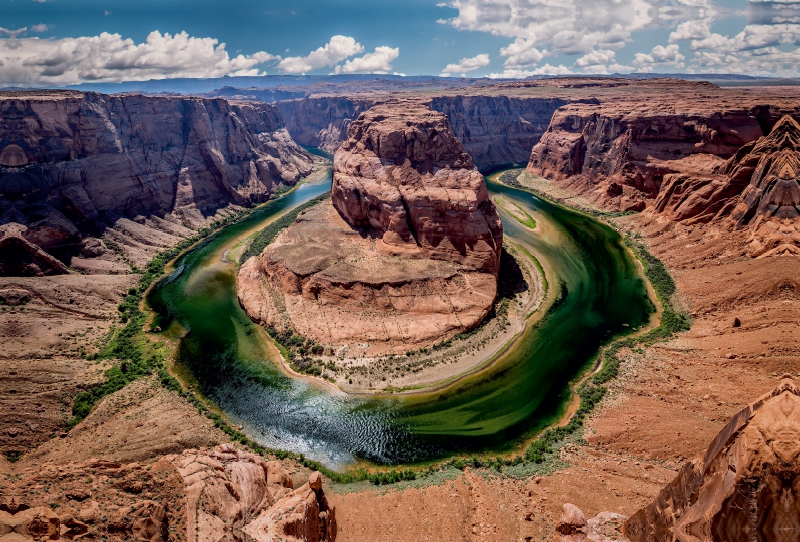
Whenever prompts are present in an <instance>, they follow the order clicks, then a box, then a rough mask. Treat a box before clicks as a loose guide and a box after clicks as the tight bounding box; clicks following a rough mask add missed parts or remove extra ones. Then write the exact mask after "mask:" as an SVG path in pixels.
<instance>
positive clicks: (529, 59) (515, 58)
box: [500, 38, 547, 68]
mask: <svg viewBox="0 0 800 542" xmlns="http://www.w3.org/2000/svg"><path fill="white" fill-rule="evenodd" d="M500 56H505V57H508V58H506V61H505V63H504V65H505V66H506V67H507V68H524V67H528V66H534V65H536V64H538V63H539V62H540V61H541V60H542V59H543V58H544V57H545V56H547V51H546V50H544V51H541V50H539V49H537V48H536V46H535V40H530V39H526V38H517V39H515V40H514V43H512V44H511V45H509V46H508V47H503V48H501V49H500Z"/></svg>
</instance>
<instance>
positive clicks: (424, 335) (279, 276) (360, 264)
mask: <svg viewBox="0 0 800 542" xmlns="http://www.w3.org/2000/svg"><path fill="white" fill-rule="evenodd" d="M331 200H332V205H331V203H327V202H325V203H321V204H319V205H317V206H315V207H312V208H311V209H309V210H307V211H305V212H304V213H303V214H301V215H300V217H299V218H298V219H297V221H296V222H295V224H294V225H292V226H291V227H289V228H288V229H287V230H286V231H285V232H284V233H282V234H281V235H280V236H279V237H278V238H277V239H276V240H275V241H274V242H273V243H272V244H271V245H270V246H268V247H267V248H266V249H265V250H264V252H263V253H262V254H261V255H260V256H259V257H258V258H251V259H250V260H249V261H247V262H245V264H244V265H242V268H241V270H240V272H239V277H238V280H237V291H238V296H239V301H240V303H241V304H242V306H243V307H244V308H245V310H246V311H247V313H248V314H249V315H250V317H251V318H253V319H254V320H256V321H257V322H260V323H262V324H265V325H267V326H269V327H272V328H275V329H276V330H277V331H278V332H281V333H287V334H288V335H291V333H295V332H296V333H298V334H300V335H302V336H304V337H307V338H310V339H312V340H313V341H314V342H316V343H319V344H320V345H325V346H328V347H329V350H332V351H334V352H336V353H337V354H338V355H341V356H348V355H352V356H354V357H355V356H356V355H357V354H367V355H379V354H386V353H395V354H396V353H405V352H406V351H408V350H411V349H415V348H417V347H427V346H430V345H431V344H433V343H435V342H437V341H439V340H441V339H443V338H446V337H449V336H452V335H454V334H456V333H459V332H463V331H466V330H468V329H471V328H473V327H475V326H476V325H477V324H478V323H480V322H481V321H482V320H483V319H484V318H485V317H486V315H487V314H488V313H489V311H490V309H491V307H492V303H493V302H494V298H495V296H496V293H497V272H498V264H499V256H500V250H501V248H502V228H501V225H500V218H499V215H498V214H497V211H496V209H495V208H494V205H493V204H492V203H491V201H490V200H489V198H488V196H487V192H486V185H485V183H484V181H483V177H482V176H481V174H480V173H479V172H478V171H477V170H476V169H475V167H474V166H473V165H472V162H471V161H470V159H469V156H468V155H467V154H465V153H464V150H463V148H462V147H461V144H460V143H459V142H458V140H457V139H455V137H454V136H453V133H452V131H450V128H449V125H448V123H447V120H446V119H445V117H444V116H443V115H442V114H440V113H437V112H433V111H430V110H428V109H425V108H423V107H421V106H419V105H416V104H391V105H382V106H377V107H375V108H373V109H371V110H369V111H368V112H367V113H364V114H362V115H361V116H360V117H359V119H358V120H357V121H356V122H354V123H353V125H352V126H351V128H350V139H348V141H347V142H346V143H345V144H344V145H343V146H342V147H341V148H340V149H339V151H337V153H336V157H335V160H334V178H333V188H332V191H331ZM334 207H335V209H334ZM357 348H358V351H356V349H357Z"/></svg>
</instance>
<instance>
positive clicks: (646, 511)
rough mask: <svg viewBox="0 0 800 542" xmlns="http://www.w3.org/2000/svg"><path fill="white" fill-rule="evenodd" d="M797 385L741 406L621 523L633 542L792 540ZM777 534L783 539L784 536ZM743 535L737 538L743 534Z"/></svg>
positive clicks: (799, 477)
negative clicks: (652, 496)
mask: <svg viewBox="0 0 800 542" xmlns="http://www.w3.org/2000/svg"><path fill="white" fill-rule="evenodd" d="M798 435H800V388H798V386H797V385H796V383H795V382H794V380H793V379H791V378H788V377H785V378H784V380H782V381H781V383H780V385H779V386H778V387H777V388H775V390H773V391H772V392H770V393H768V394H766V395H764V396H763V397H761V398H760V399H758V400H757V401H755V402H754V403H752V404H750V405H748V406H747V407H745V408H744V409H743V410H741V411H740V412H739V413H738V414H736V415H735V416H733V418H732V419H731V421H730V422H729V423H728V425H726V426H725V428H724V429H723V430H722V431H720V433H719V434H718V435H717V436H716V437H715V438H714V440H713V441H712V442H711V444H710V445H709V447H708V449H707V451H706V453H705V455H704V457H702V458H698V459H696V460H695V461H694V462H692V463H687V464H686V465H685V466H684V467H683V468H682V469H681V470H680V472H679V473H678V475H677V477H676V478H675V479H674V480H673V481H672V482H671V483H670V484H669V485H667V486H666V487H665V488H664V489H663V490H662V491H661V493H660V494H659V495H658V497H657V498H656V499H655V501H653V502H652V503H651V504H649V505H648V506H647V507H645V508H643V509H641V510H639V511H638V512H637V513H636V514H634V515H633V516H632V517H631V518H630V519H628V520H627V522H626V523H625V525H624V529H625V532H626V534H627V536H628V537H629V538H630V539H631V540H633V541H634V542H645V541H648V542H650V541H653V542H661V541H672V540H696V541H698V542H712V541H713V542H723V541H730V540H742V539H750V538H747V533H751V534H752V535H753V537H756V538H753V539H758V540H787V539H788V540H791V539H793V537H796V533H797V532H798V523H797V518H798V510H800V499H799V498H798V495H797V487H798V484H800V438H798ZM784 535H788V536H789V537H788V538H786V537H784ZM743 536H744V537H745V538H742V537H743Z"/></svg>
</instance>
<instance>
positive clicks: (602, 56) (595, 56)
mask: <svg viewBox="0 0 800 542" xmlns="http://www.w3.org/2000/svg"><path fill="white" fill-rule="evenodd" d="M615 56H616V53H615V52H614V51H611V50H608V49H601V50H598V51H592V52H591V53H587V54H585V55H583V56H582V57H580V58H579V59H578V60H576V61H575V66H576V67H578V68H587V67H589V66H599V65H601V64H602V65H603V66H605V65H607V64H611V63H613V62H614V57H615Z"/></svg>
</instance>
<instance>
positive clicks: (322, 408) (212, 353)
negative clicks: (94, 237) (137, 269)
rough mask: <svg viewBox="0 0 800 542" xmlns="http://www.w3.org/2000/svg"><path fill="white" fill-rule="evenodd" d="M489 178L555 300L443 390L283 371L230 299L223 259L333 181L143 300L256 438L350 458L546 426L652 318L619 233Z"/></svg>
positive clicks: (220, 245) (205, 390)
mask: <svg viewBox="0 0 800 542" xmlns="http://www.w3.org/2000/svg"><path fill="white" fill-rule="evenodd" d="M494 177H495V176H494V175H493V176H492V177H491V178H487V184H488V187H489V192H490V194H491V195H498V194H502V195H503V196H504V197H505V198H507V199H510V200H512V201H513V202H514V203H516V204H517V205H519V206H520V207H521V208H523V209H525V210H526V211H527V212H528V213H529V214H530V215H531V216H532V217H533V218H534V219H535V221H536V223H537V225H538V227H537V229H536V230H530V229H528V228H525V227H523V226H522V225H520V224H519V223H518V222H517V221H516V220H515V219H514V218H513V217H511V216H510V215H508V214H507V213H505V212H504V211H502V210H501V216H502V219H503V229H504V233H505V236H506V238H507V239H510V240H513V241H514V242H515V243H518V244H519V245H522V246H523V247H525V248H526V249H527V250H528V251H529V252H531V253H532V254H534V255H535V256H536V257H537V258H538V259H539V260H540V261H541V262H542V263H543V264H544V265H545V267H546V268H548V269H549V270H550V274H551V275H554V276H550V277H549V279H550V288H555V289H556V290H555V291H554V294H556V295H557V297H558V298H557V301H556V302H555V303H554V304H553V305H552V306H551V307H550V308H549V309H547V313H546V314H545V315H544V316H543V317H541V318H536V319H534V320H535V323H532V324H529V325H528V327H527V328H526V330H525V332H524V333H523V334H522V335H521V336H520V337H519V338H518V339H517V340H516V341H515V343H514V344H513V345H512V346H511V347H510V348H509V349H508V350H507V351H506V352H505V353H504V354H503V355H502V356H500V357H499V358H498V359H497V361H496V362H495V363H493V364H492V366H491V367H490V368H488V369H486V370H484V371H481V372H480V373H476V374H475V375H472V376H469V377H466V378H464V379H462V380H460V381H458V382H457V383H455V384H454V385H452V386H450V387H448V388H446V389H445V390H442V391H438V392H433V393H427V394H417V395H406V396H376V397H364V396H348V395H346V394H343V393H336V392H335V391H332V390H331V389H330V388H328V387H326V386H323V385H317V384H315V383H311V382H309V381H308V380H305V379H302V380H301V379H295V378H291V377H288V376H286V375H285V374H283V373H282V372H281V371H280V369H279V368H278V367H277V365H276V364H275V363H274V362H273V361H270V360H269V354H268V351H269V350H268V348H267V347H268V344H267V341H269V339H268V337H267V335H266V333H264V331H263V330H262V329H260V328H259V327H258V326H257V325H255V324H253V323H252V322H251V321H250V320H249V318H248V317H247V315H246V314H245V313H244V311H243V310H242V309H241V308H240V307H239V304H238V301H237V299H236V287H235V273H236V267H235V265H234V264H232V263H229V262H227V261H226V260H225V259H224V255H225V254H226V252H227V250H228V249H229V248H231V247H232V246H233V245H235V244H236V243H237V242H238V241H239V240H241V239H242V238H243V237H244V236H246V235H247V234H248V233H249V232H252V231H255V230H256V229H258V227H259V226H260V225H263V224H264V223H265V222H267V221H268V220H270V219H271V218H273V217H275V216H278V215H280V214H282V213H284V212H285V211H287V210H290V209H291V208H293V207H295V206H297V205H299V204H301V203H303V202H305V201H308V200H309V199H312V198H314V197H316V196H317V195H319V194H321V193H323V192H325V191H326V190H328V189H329V188H330V179H328V180H327V182H323V183H314V184H304V185H302V186H300V187H299V188H297V189H296V190H294V191H293V192H291V193H289V194H288V195H286V196H284V197H283V198H281V199H277V200H275V201H272V202H269V203H268V204H266V205H265V206H263V207H262V208H260V209H258V210H257V211H255V212H254V213H253V214H252V215H251V216H250V217H248V218H247V219H245V220H243V221H241V222H239V223H237V224H234V225H232V226H229V227H227V228H225V229H223V230H222V231H220V232H219V233H217V234H216V235H214V236H213V237H212V238H210V239H208V240H207V241H205V242H204V243H202V244H201V245H199V246H198V247H196V248H195V249H193V250H192V251H190V252H188V253H186V254H184V255H183V256H181V257H180V258H179V259H178V260H177V262H176V263H175V270H174V272H173V273H171V274H170V275H169V276H167V277H166V278H165V279H163V280H162V281H161V282H160V283H159V284H158V285H157V286H156V287H155V288H153V290H152V291H151V292H150V295H149V296H148V299H147V301H148V303H149V305H150V307H151V308H152V309H153V310H154V311H155V314H156V318H157V323H158V324H159V325H161V326H162V328H163V329H166V330H167V331H166V334H167V335H171V336H173V337H175V338H178V339H179V347H178V350H177V353H176V362H177V364H178V366H179V367H181V368H183V370H185V371H187V373H190V374H191V378H192V379H193V381H194V382H195V383H196V385H197V386H199V391H200V392H201V393H202V394H203V395H205V396H206V397H207V398H209V399H210V400H212V401H213V402H214V403H215V404H217V405H218V406H219V408H220V409H222V410H223V411H225V413H226V414H227V415H228V416H229V418H230V419H231V420H232V421H233V422H234V423H236V424H241V425H243V427H244V432H246V433H247V434H248V435H249V436H250V437H251V438H252V439H253V440H255V441H258V442H260V443H261V444H263V445H265V446H269V447H273V448H282V449H288V450H292V451H295V452H299V453H303V454H305V455H306V456H307V457H309V458H312V459H315V460H318V461H321V462H322V463H324V464H326V465H328V466H330V467H333V468H342V467H345V466H347V465H348V464H352V463H353V462H354V461H355V460H358V459H365V460H369V461H373V462H376V463H381V464H400V463H414V462H421V461H427V460H432V459H436V458H440V457H444V456H447V455H452V454H454V453H470V452H482V451H503V450H509V449H511V448H513V447H514V446H516V445H518V443H519V441H520V440H521V439H523V438H524V437H525V436H527V435H530V434H531V433H532V432H534V431H537V430H538V429H540V428H542V427H544V426H546V425H547V424H549V423H552V422H553V420H555V419H556V418H557V417H558V416H559V415H560V414H562V412H563V410H564V408H565V405H566V404H567V403H568V400H569V398H570V397H571V393H572V392H571V391H570V387H569V383H570V381H571V380H574V378H575V377H576V376H577V375H578V374H580V373H581V371H582V370H584V369H585V368H586V367H587V366H588V364H589V363H590V362H591V361H592V360H593V358H594V357H595V356H596V354H597V352H598V350H599V348H600V347H601V346H602V345H603V344H605V343H606V342H607V341H608V340H609V339H610V338H611V337H612V336H614V335H617V334H620V333H623V332H626V331H627V330H630V329H633V328H636V327H639V326H641V325H643V324H645V323H646V322H647V321H648V318H649V316H650V314H651V313H652V311H653V306H652V304H651V302H650V301H649V299H648V297H647V292H646V287H645V283H644V281H643V280H642V279H641V276H640V274H639V272H638V265H637V263H636V262H635V261H634V260H633V259H632V257H631V256H630V254H629V253H628V252H627V251H626V250H625V249H624V247H623V246H622V244H621V239H620V236H619V234H617V233H616V232H615V231H614V230H613V229H611V228H609V227H608V226H606V225H604V224H602V223H600V222H598V221H597V220H595V219H593V218H591V217H588V216H586V215H583V214H581V213H577V212H575V211H572V210H570V209H567V208H564V207H561V206H558V205H554V204H552V203H549V202H547V201H544V200H542V199H539V198H537V197H535V196H533V195H532V194H530V193H528V192H525V191H522V190H518V189H515V188H512V187H509V186H506V185H502V184H499V183H497V182H495V181H493V180H491V179H492V178H494Z"/></svg>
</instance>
